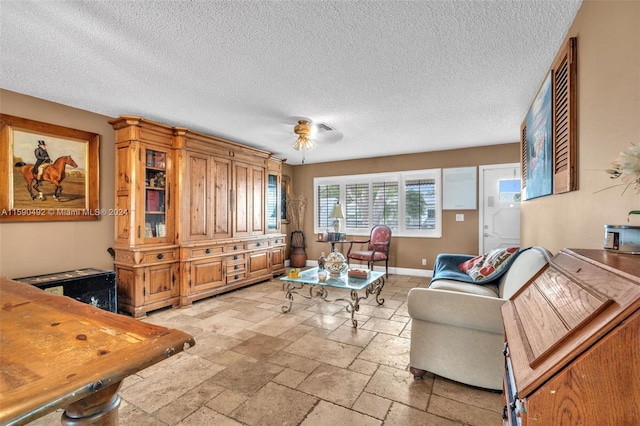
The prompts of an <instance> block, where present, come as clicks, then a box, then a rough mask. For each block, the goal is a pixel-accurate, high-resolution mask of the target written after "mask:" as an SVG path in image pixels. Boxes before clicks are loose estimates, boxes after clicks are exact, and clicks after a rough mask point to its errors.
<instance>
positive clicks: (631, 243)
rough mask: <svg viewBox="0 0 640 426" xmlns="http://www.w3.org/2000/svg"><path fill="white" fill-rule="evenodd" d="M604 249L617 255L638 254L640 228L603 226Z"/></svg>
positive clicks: (639, 248) (639, 250) (639, 251)
mask: <svg viewBox="0 0 640 426" xmlns="http://www.w3.org/2000/svg"><path fill="white" fill-rule="evenodd" d="M604 248H605V250H608V251H615V252H617V253H627V254H640V226H626V225H605V226H604Z"/></svg>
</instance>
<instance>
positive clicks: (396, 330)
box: [362, 318, 405, 336]
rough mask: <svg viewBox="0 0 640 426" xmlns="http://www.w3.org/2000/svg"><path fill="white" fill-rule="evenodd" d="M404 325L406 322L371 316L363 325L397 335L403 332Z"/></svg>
mask: <svg viewBox="0 0 640 426" xmlns="http://www.w3.org/2000/svg"><path fill="white" fill-rule="evenodd" d="M404 326H405V323H404V322H398V321H391V320H388V319H383V318H371V319H370V320H369V321H367V322H366V323H365V324H364V325H363V326H362V328H363V329H365V330H371V331H376V332H379V333H385V334H392V335H394V336H397V335H399V334H400V333H401V332H402V330H403V329H404Z"/></svg>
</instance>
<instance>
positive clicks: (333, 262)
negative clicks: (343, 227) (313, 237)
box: [324, 251, 348, 276]
mask: <svg viewBox="0 0 640 426" xmlns="http://www.w3.org/2000/svg"><path fill="white" fill-rule="evenodd" d="M324 267H325V269H326V270H327V271H329V274H331V275H333V276H339V275H340V274H342V273H343V272H344V271H346V270H347V268H348V266H347V259H345V257H344V256H343V255H342V253H340V252H339V251H332V252H331V253H329V255H328V256H327V258H326V261H325V264H324Z"/></svg>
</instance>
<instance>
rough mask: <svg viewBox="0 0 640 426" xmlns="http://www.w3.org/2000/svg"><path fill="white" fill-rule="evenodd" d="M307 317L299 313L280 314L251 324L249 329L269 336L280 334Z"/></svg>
mask: <svg viewBox="0 0 640 426" xmlns="http://www.w3.org/2000/svg"><path fill="white" fill-rule="evenodd" d="M304 320H305V318H304V317H301V316H298V315H289V314H279V315H277V316H275V317H273V318H269V319H267V320H264V321H260V322H259V323H257V324H251V325H250V326H249V327H248V330H250V331H254V332H256V333H260V334H266V335H268V336H279V335H281V334H282V333H284V332H285V331H287V330H289V329H291V328H293V327H295V326H296V325H298V324H300V323H302V322H304Z"/></svg>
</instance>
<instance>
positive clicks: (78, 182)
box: [0, 114, 101, 222]
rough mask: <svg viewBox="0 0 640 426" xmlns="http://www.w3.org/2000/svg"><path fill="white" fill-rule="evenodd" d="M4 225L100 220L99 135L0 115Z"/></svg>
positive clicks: (0, 213) (0, 212) (0, 211)
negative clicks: (6, 223)
mask: <svg viewBox="0 0 640 426" xmlns="http://www.w3.org/2000/svg"><path fill="white" fill-rule="evenodd" d="M0 144H1V145H0V175H1V176H2V179H1V180H0V222H45V221H63V220H64V221H68V220H97V219H98V218H99V216H100V215H101V214H100V208H99V203H98V194H99V186H98V176H99V174H98V164H99V159H98V155H99V136H98V134H96V133H90V132H86V131H83V130H76V129H71V128H69V127H62V126H58V125H55V124H48V123H42V122H39V121H34V120H29V119H26V118H20V117H14V116H11V115H7V114H0Z"/></svg>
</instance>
